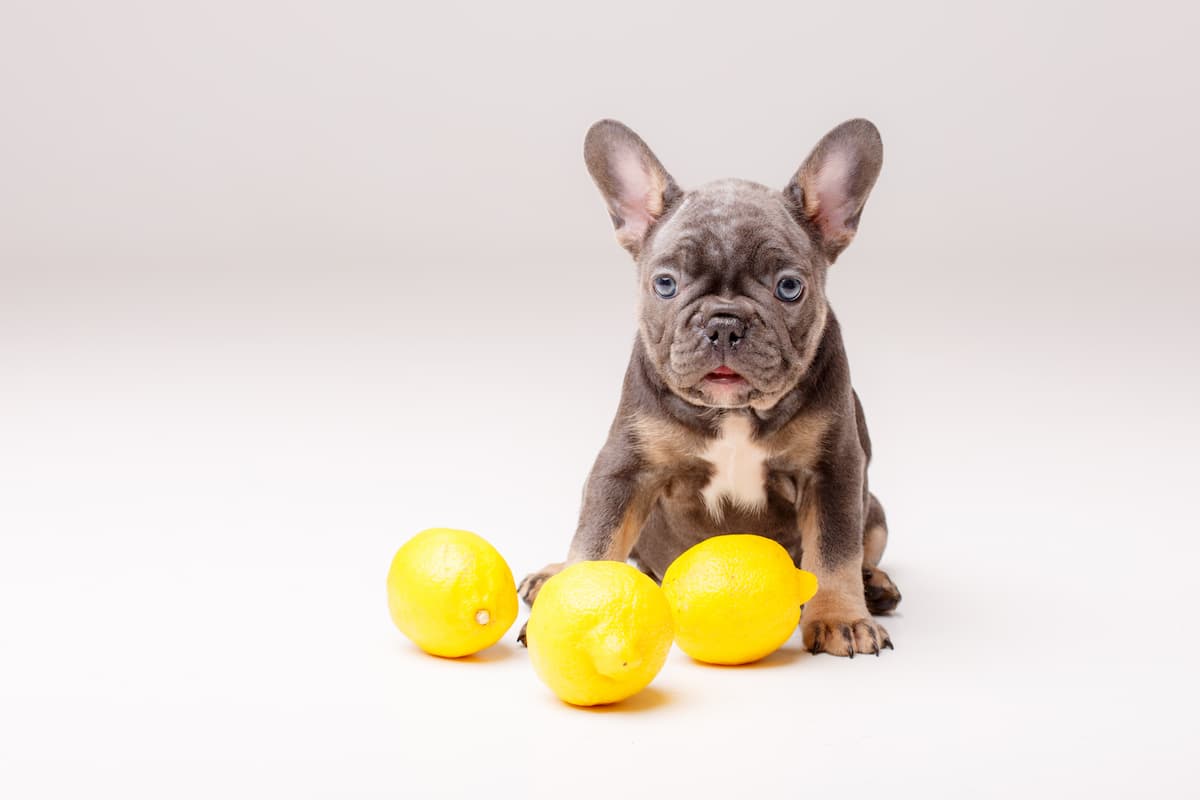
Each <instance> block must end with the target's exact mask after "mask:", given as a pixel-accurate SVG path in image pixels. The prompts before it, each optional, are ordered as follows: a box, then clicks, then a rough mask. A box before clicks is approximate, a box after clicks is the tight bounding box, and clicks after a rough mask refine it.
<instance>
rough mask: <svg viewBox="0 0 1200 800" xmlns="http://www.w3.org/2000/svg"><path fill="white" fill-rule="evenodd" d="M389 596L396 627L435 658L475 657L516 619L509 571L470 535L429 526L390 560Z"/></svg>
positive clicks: (487, 546) (495, 554) (483, 542)
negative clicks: (473, 654) (475, 654)
mask: <svg viewBox="0 0 1200 800" xmlns="http://www.w3.org/2000/svg"><path fill="white" fill-rule="evenodd" d="M387 593H388V610H389V611H391V613H392V621H393V622H395V623H396V627H397V628H399V629H400V631H401V632H402V633H403V634H404V635H405V636H407V637H408V638H409V639H412V640H413V642H415V643H416V645H417V646H418V647H420V648H421V649H422V650H424V651H425V652H427V653H432V654H433V655H435V656H444V657H446V658H457V657H459V656H465V655H470V654H471V653H477V652H479V651H480V650H482V649H483V648H485V647H489V646H491V645H493V644H495V643H496V642H497V641H499V639H500V637H501V636H503V635H504V632H505V631H507V630H508V629H509V628H510V627H512V624H513V622H514V621H515V620H516V618H517V587H516V584H515V583H514V582H513V576H512V570H510V569H509V568H508V564H506V563H505V561H504V558H503V557H502V556H501V555H500V553H498V552H497V551H496V548H494V547H492V546H491V545H490V544H488V542H487V540H485V539H483V538H482V537H480V536H478V535H476V534H474V533H471V532H470V531H456V530H452V529H450V528H430V529H429V530H425V531H421V532H420V533H418V534H417V535H416V536H414V537H413V538H411V539H409V540H408V541H407V542H405V543H404V545H403V546H402V547H401V548H400V549H399V550H398V551H397V552H396V557H395V558H393V559H392V566H391V568H390V569H389V570H388V575H387Z"/></svg>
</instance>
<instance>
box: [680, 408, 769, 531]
mask: <svg viewBox="0 0 1200 800" xmlns="http://www.w3.org/2000/svg"><path fill="white" fill-rule="evenodd" d="M751 433H752V429H751V426H750V420H749V418H748V417H745V416H743V415H741V414H731V415H729V416H726V417H725V420H724V422H722V424H721V432H720V435H719V436H718V437H717V438H715V439H713V440H711V441H710V442H709V443H708V445H707V446H706V447H705V448H704V449H703V450H702V451H701V452H699V453H697V455H698V456H699V457H700V458H702V459H703V460H705V461H707V462H708V463H709V464H710V465H711V466H712V476H711V477H710V478H709V481H708V483H707V484H706V485H705V486H704V488H703V489H701V490H700V493H701V495H702V496H703V497H704V505H705V506H707V507H708V512H709V513H710V514H711V515H712V516H713V518H714V519H720V518H721V516H722V511H721V503H722V501H723V500H726V499H727V500H728V501H729V502H730V504H732V505H734V506H737V507H739V508H742V509H745V510H748V511H753V510H759V509H761V508H763V507H764V506H765V505H766V503H767V488H766V478H767V474H766V472H767V467H766V460H767V455H768V454H767V451H766V449H765V448H763V446H762V445H761V444H760V443H758V442H756V441H755V440H754V439H753V437H752V435H751Z"/></svg>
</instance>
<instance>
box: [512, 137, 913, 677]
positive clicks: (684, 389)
mask: <svg viewBox="0 0 1200 800" xmlns="http://www.w3.org/2000/svg"><path fill="white" fill-rule="evenodd" d="M584 158H585V159H586V161H587V167H588V171H589V172H590V173H591V175H592V178H593V179H594V180H595V181H596V185H597V186H598V187H599V188H600V192H601V193H602V194H603V195H604V200H605V202H606V203H607V205H608V210H609V214H610V216H611V217H612V221H613V225H614V226H615V228H616V232H617V240H618V241H619V242H620V243H621V245H623V246H624V247H625V249H627V250H628V251H629V252H630V253H631V254H632V255H633V257H634V260H635V261H636V263H637V269H638V290H637V303H638V320H639V326H638V327H639V336H638V338H637V341H636V342H635V344H634V348H633V356H632V358H631V359H630V362H629V368H628V370H627V371H626V373H625V383H624V388H623V391H622V394H621V401H620V406H619V408H618V409H617V416H616V419H615V420H614V421H613V424H612V428H611V430H610V432H609V435H608V441H607V442H606V443H605V445H604V448H603V449H602V450H601V451H600V455H599V456H598V457H597V459H596V463H595V466H594V467H593V468H592V471H591V474H590V475H589V476H588V480H587V488H586V489H585V491H584V498H583V509H582V511H581V513H580V518H579V527H578V530H577V531H576V533H575V537H574V539H573V540H572V542H571V547H570V551H569V553H568V556H567V560H566V561H565V562H562V563H557V564H551V565H549V566H547V567H546V568H545V569H543V570H541V571H540V572H537V573H534V574H532V575H529V576H528V577H526V578H525V580H524V581H522V583H521V589H520V591H521V596H522V597H524V598H525V600H526V602H528V603H530V604H532V603H533V601H534V598H535V597H536V596H537V593H538V590H539V589H540V588H541V586H542V583H543V582H544V581H545V580H546V579H547V578H549V577H551V576H552V575H554V574H555V573H557V572H559V571H560V570H561V569H562V568H563V567H564V566H566V565H567V564H570V563H573V562H576V561H582V560H588V559H592V560H598V559H610V560H616V561H624V560H626V559H629V558H632V559H633V560H634V561H635V562H636V563H637V564H638V565H639V566H640V567H641V568H642V569H643V570H644V571H645V572H646V573H647V574H649V575H650V576H651V577H653V578H655V579H656V580H661V579H662V576H663V573H664V572H665V571H666V569H667V566H668V565H670V563H671V562H672V561H673V560H674V559H675V558H676V556H678V555H679V554H680V553H682V552H683V551H684V550H686V549H687V548H689V547H691V546H692V545H694V544H696V543H697V542H699V541H701V540H703V539H706V538H708V537H710V536H716V535H718V534H722V533H729V532H750V533H758V534H762V535H764V536H769V537H771V538H773V539H776V540H777V541H779V542H780V543H781V544H782V545H783V546H784V547H786V548H787V549H788V551H789V552H790V553H791V555H792V558H793V559H794V560H795V562H796V564H798V565H799V566H801V567H803V568H804V569H806V570H809V571H811V572H813V573H815V574H816V576H817V579H818V581H819V582H820V590H819V591H818V592H817V595H816V596H815V597H814V598H813V599H812V600H811V601H809V603H808V605H807V607H806V608H805V611H804V616H803V622H802V627H803V630H804V644H805V646H806V647H808V648H809V649H810V650H811V651H812V652H814V653H820V652H825V653H831V654H834V655H842V656H851V657H853V656H854V654H855V653H874V654H876V655H879V652H880V650H881V649H882V648H885V647H888V648H890V647H891V646H892V642H891V639H890V638H889V637H888V634H887V631H885V630H884V629H883V626H881V625H880V624H879V623H877V622H876V621H875V620H873V619H872V618H871V615H872V614H884V613H887V612H889V611H891V610H892V609H894V608H895V607H896V604H897V603H899V601H900V592H899V591H898V590H897V589H896V586H895V584H893V583H892V581H891V580H890V579H889V578H888V576H887V574H886V573H884V572H883V571H882V570H880V569H879V568H878V566H877V565H878V563H879V559H880V556H881V555H882V554H883V549H884V545H885V544H886V542H887V526H886V522H885V520H884V515H883V508H882V507H881V506H880V504H879V501H878V500H877V499H876V498H875V496H874V495H872V494H871V493H870V492H869V491H868V490H867V463H868V461H869V460H870V457H871V442H870V439H869V438H868V436H867V426H866V422H865V421H864V419H863V410H862V405H861V404H860V403H859V401H858V396H857V394H855V392H854V389H853V388H852V387H851V385H850V369H849V365H848V364H847V361H846V353H845V350H844V348H843V346H842V336H841V331H840V329H839V327H838V322H837V319H836V318H835V317H834V315H833V312H832V311H831V310H830V308H829V303H828V302H827V301H826V299H825V274H826V271H827V270H828V268H829V265H830V264H832V263H833V261H834V260H835V259H836V258H837V256H838V254H839V253H841V251H842V250H843V249H844V248H845V247H846V245H848V244H849V243H850V240H851V239H852V238H853V237H854V233H855V230H856V229H857V227H858V221H859V217H860V216H861V214H862V210H863V205H864V204H865V203H866V200H867V195H868V194H869V193H870V191H871V187H872V186H874V184H875V179H876V177H878V175H879V169H880V166H881V165H882V162H883V144H882V142H881V141H880V138H879V131H878V130H876V128H875V126H874V125H872V124H871V123H870V122H868V121H866V120H862V119H856V120H850V121H849V122H845V123H843V124H841V125H839V126H838V127H837V128H834V129H833V130H832V131H830V132H829V133H828V134H827V135H826V136H825V137H824V138H823V139H822V140H821V141H820V142H819V143H818V144H817V146H816V148H814V149H813V151H812V153H811V154H810V155H809V156H808V158H807V159H805V161H804V163H803V164H802V165H801V166H800V169H799V170H797V171H796V173H795V175H794V176H793V177H792V179H791V181H790V182H789V183H788V185H787V186H786V187H785V188H784V190H783V191H782V192H778V191H774V190H772V189H769V188H767V187H766V186H762V185H759V184H756V183H750V182H748V181H741V180H722V181H717V182H715V183H710V184H708V185H706V186H701V187H700V188H698V189H694V190H691V191H683V190H681V189H680V188H679V186H678V185H676V183H675V181H674V179H672V178H671V176H670V175H669V174H668V173H667V171H666V170H665V169H663V166H662V164H661V163H660V162H659V160H658V159H657V158H656V157H655V156H654V154H653V153H652V152H651V151H650V149H649V148H648V147H647V146H646V144H645V142H643V141H642V140H641V139H640V138H639V137H638V135H637V134H635V133H634V132H633V131H631V130H630V129H629V128H627V127H625V126H624V125H622V124H621V123H619V122H615V121H613V120H602V121H600V122H597V123H596V124H595V125H593V126H592V128H591V129H590V130H589V131H588V133H587V138H586V141H585V143H584ZM523 637H524V631H522V640H523Z"/></svg>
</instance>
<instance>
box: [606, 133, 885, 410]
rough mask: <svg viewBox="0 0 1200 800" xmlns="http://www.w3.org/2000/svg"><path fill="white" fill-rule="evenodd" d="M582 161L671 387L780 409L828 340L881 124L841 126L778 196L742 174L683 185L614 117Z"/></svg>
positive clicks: (690, 397)
mask: <svg viewBox="0 0 1200 800" xmlns="http://www.w3.org/2000/svg"><path fill="white" fill-rule="evenodd" d="M584 158H585V159H586V161H587V167H588V171H589V172H590V173H591V174H592V178H593V179H594V180H595V181H596V185H597V186H599V187H600V192H601V193H602V194H603V195H604V199H605V202H606V203H607V204H608V210H609V215H610V216H611V217H612V221H613V225H614V226H615V227H616V231H617V240H618V241H619V242H620V243H621V244H622V246H624V247H625V248H626V249H627V250H628V251H629V252H630V253H632V254H633V257H634V260H635V261H636V262H637V265H638V297H639V301H638V319H639V327H640V334H641V338H642V342H643V343H644V345H645V350H646V353H647V355H648V356H649V359H650V361H651V362H652V363H653V365H654V367H655V368H656V369H657V370H658V372H659V374H660V375H661V377H662V378H663V380H664V381H665V382H666V385H667V386H668V387H669V388H670V389H671V391H673V392H675V393H676V394H678V395H679V396H680V397H682V398H684V399H685V400H687V401H689V402H691V403H694V404H696V405H701V406H713V407H719V408H739V407H745V406H751V407H753V408H756V409H768V408H771V407H772V406H774V405H775V403H776V402H778V401H779V399H780V398H782V397H783V396H784V395H786V394H787V393H788V392H789V391H791V389H792V388H793V387H795V385H796V383H797V382H798V381H799V380H800V377H801V376H802V375H803V374H804V372H805V370H807V369H808V366H809V364H810V363H811V362H812V359H813V356H814V355H815V353H816V349H817V345H818V343H819V342H820V340H821V334H822V332H823V331H824V328H825V322H826V319H827V316H828V306H827V305H826V302H825V272H826V270H827V268H828V267H829V265H830V264H831V263H833V261H834V259H835V258H837V255H838V253H840V252H841V251H842V250H843V249H844V248H845V247H846V245H847V244H849V243H850V240H851V239H852V238H853V237H854V232H855V230H856V229H857V227H858V220H859V217H860V215H861V214H862V209H863V205H864V204H865V203H866V201H867V195H868V194H869V193H870V191H871V187H872V186H874V184H875V179H876V177H878V175H879V168H880V166H881V164H882V162H883V144H882V142H881V141H880V138H879V131H878V130H876V128H875V126H874V125H872V124H871V123H870V122H868V121H866V120H863V119H856V120H850V121H849V122H845V123H842V124H841V125H839V126H838V127H836V128H834V129H833V130H832V131H830V132H829V133H828V134H826V136H825V138H823V139H822V140H821V141H820V142H819V143H818V144H817V146H816V147H815V148H814V149H813V151H812V153H810V154H809V156H808V158H807V159H805V161H804V163H803V164H801V166H800V169H798V170H797V171H796V173H795V175H793V176H792V179H791V181H789V183H788V185H787V186H786V187H785V188H784V190H783V191H782V192H779V191H775V190H773V189H769V188H767V187H766V186H762V185H760V184H756V183H751V182H749V181H741V180H722V181H717V182H715V183H710V184H707V185H705V186H701V187H700V188H698V189H693V190H690V191H683V190H681V189H680V188H679V186H678V185H676V183H675V181H674V179H673V178H672V177H671V176H670V175H669V174H668V173H667V171H666V170H665V169H663V166H662V164H661V163H660V162H659V160H658V159H657V158H656V157H655V156H654V153H652V152H651V151H650V148H648V147H647V146H646V143H645V142H643V141H642V140H641V138H639V137H638V135H637V134H636V133H634V132H633V131H631V130H630V129H629V128H627V127H625V126H624V125H622V124H621V123H619V122H615V121H613V120H602V121H600V122H597V123H596V124H595V125H593V126H592V127H591V129H590V130H589V131H588V134H587V138H586V140H585V143H584Z"/></svg>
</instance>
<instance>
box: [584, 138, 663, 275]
mask: <svg viewBox="0 0 1200 800" xmlns="http://www.w3.org/2000/svg"><path fill="white" fill-rule="evenodd" d="M583 158H584V161H586V162H587V168H588V172H590V173H591V175H592V180H594V181H595V182H596V186H598V187H599V188H600V193H601V194H602V195H604V202H605V203H607V204H608V215H609V216H610V217H611V218H612V222H613V227H614V228H616V230H617V241H618V242H620V243H621V246H622V247H624V248H625V249H626V250H628V251H629V252H630V253H632V254H633V255H634V256H637V254H638V252H639V251H640V250H641V248H642V245H643V244H644V243H645V241H646V237H647V236H648V235H649V233H650V229H651V228H653V227H654V223H656V222H657V221H658V219H659V217H661V216H662V215H663V213H664V212H665V211H666V210H667V209H668V208H670V207H671V205H672V204H673V203H674V202H675V201H676V200H677V199H678V198H679V196H680V195H681V194H682V193H681V192H680V190H679V187H678V186H677V185H676V184H675V180H674V179H673V178H672V177H671V176H670V175H669V174H667V171H666V170H665V169H663V165H662V164H661V163H660V162H659V160H658V159H657V158H655V156H654V153H652V152H650V148H649V147H647V146H646V143H645V142H643V141H642V140H641V137H639V136H638V135H637V134H636V133H634V132H633V131H631V130H630V129H629V128H627V127H625V126H624V125H622V124H621V123H619V122H617V121H616V120H612V119H602V120H600V121H599V122H597V123H596V124H595V125H593V126H592V127H591V128H589V129H588V132H587V136H586V137H585V138H584V141H583Z"/></svg>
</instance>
